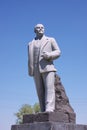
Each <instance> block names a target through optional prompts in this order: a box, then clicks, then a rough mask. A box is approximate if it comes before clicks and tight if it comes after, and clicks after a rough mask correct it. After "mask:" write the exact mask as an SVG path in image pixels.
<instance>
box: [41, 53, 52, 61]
mask: <svg viewBox="0 0 87 130" xmlns="http://www.w3.org/2000/svg"><path fill="white" fill-rule="evenodd" d="M43 58H44V59H46V60H51V54H50V52H46V51H45V52H43Z"/></svg>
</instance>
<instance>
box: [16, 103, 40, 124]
mask: <svg viewBox="0 0 87 130" xmlns="http://www.w3.org/2000/svg"><path fill="white" fill-rule="evenodd" d="M38 112H40V106H39V104H38V103H35V104H34V105H33V107H32V106H31V105H28V104H24V105H22V107H21V108H20V109H19V111H18V112H17V113H15V116H16V117H17V121H16V124H22V123H23V115H25V114H33V113H38Z"/></svg>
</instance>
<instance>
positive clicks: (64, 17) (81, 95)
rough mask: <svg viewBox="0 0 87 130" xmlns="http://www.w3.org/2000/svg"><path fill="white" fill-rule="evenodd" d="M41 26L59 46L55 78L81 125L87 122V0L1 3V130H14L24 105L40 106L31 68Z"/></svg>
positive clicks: (33, 0) (20, 0)
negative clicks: (31, 51)
mask: <svg viewBox="0 0 87 130" xmlns="http://www.w3.org/2000/svg"><path fill="white" fill-rule="evenodd" d="M37 23H42V24H43V25H44V26H45V34H46V35H47V36H50V37H54V38H55V39H56V41H57V42H58V44H59V47H60V49H61V52H62V53H61V57H60V58H59V59H58V60H56V61H55V62H54V63H55V67H56V68H57V70H58V71H57V74H58V75H59V76H60V77H61V81H62V84H63V86H64V88H65V90H66V93H67V96H68V97H69V100H70V104H71V106H72V107H73V108H74V111H75V112H76V122H77V124H87V0H37V1H35V0H8V1H6V0H0V130H10V128H11V125H12V124H15V122H16V117H15V116H14V113H16V112H18V110H19V109H20V107H21V106H22V105H23V104H30V105H33V104H34V103H36V102H38V98H37V94H36V89H35V85H34V81H33V78H31V77H29V76H28V66H27V58H28V57H27V44H28V42H29V41H31V40H32V39H33V38H34V36H35V34H34V31H33V29H34V26H35V25H36V24H37Z"/></svg>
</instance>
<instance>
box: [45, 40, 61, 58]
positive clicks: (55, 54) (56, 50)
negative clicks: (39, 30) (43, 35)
mask: <svg viewBox="0 0 87 130" xmlns="http://www.w3.org/2000/svg"><path fill="white" fill-rule="evenodd" d="M49 40H50V44H51V48H52V51H51V52H47V51H46V52H44V58H45V59H46V60H54V59H56V58H58V57H59V56H60V54H61V51H60V49H59V46H58V44H57V42H56V40H55V39H54V38H50V39H49Z"/></svg>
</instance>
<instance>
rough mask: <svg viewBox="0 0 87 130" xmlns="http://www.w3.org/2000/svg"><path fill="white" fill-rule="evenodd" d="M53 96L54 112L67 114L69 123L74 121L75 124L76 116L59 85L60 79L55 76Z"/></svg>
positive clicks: (61, 86) (62, 88)
mask: <svg viewBox="0 0 87 130" xmlns="http://www.w3.org/2000/svg"><path fill="white" fill-rule="evenodd" d="M55 95H56V98H55V100H56V101H55V102H56V103H55V111H56V112H63V113H65V114H67V115H68V117H69V121H70V122H73V120H74V122H75V121H76V116H75V113H74V110H73V108H72V107H71V105H70V103H69V99H68V97H67V95H66V92H65V89H64V87H63V85H62V83H61V80H60V77H59V76H58V75H57V74H56V75H55Z"/></svg>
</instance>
